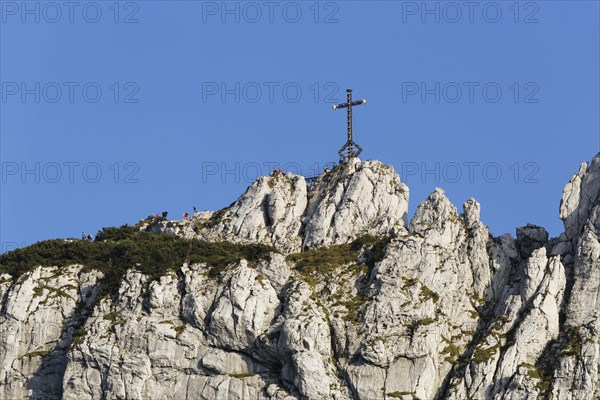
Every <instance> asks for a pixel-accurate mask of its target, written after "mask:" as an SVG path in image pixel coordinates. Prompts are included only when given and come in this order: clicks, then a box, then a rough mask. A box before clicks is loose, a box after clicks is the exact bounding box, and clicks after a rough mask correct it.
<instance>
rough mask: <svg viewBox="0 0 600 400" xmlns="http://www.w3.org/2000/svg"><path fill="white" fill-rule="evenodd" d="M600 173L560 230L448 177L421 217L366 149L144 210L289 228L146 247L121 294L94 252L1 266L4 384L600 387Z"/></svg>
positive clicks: (340, 396) (30, 391) (581, 184)
mask: <svg viewBox="0 0 600 400" xmlns="http://www.w3.org/2000/svg"><path fill="white" fill-rule="evenodd" d="M599 174H600V156H596V157H595V158H594V159H593V160H592V162H591V163H590V164H589V165H588V164H587V163H584V164H583V165H582V167H581V168H580V170H579V172H578V173H577V174H576V175H574V176H573V177H572V178H571V180H570V181H569V183H567V185H566V187H565V189H564V191H563V197H562V202H561V205H560V216H561V218H562V219H563V221H564V225H565V232H564V233H563V234H562V235H560V236H559V237H557V238H549V235H548V232H547V231H546V230H545V229H544V228H542V227H538V226H535V225H527V226H524V227H520V228H517V230H516V237H512V236H511V235H509V234H506V235H502V236H499V237H493V236H492V235H491V234H490V232H489V230H488V228H487V227H486V226H485V224H484V223H483V222H482V221H481V219H480V215H481V208H482V207H485V205H484V206H482V205H480V204H479V203H478V202H477V201H476V200H474V199H469V200H467V201H466V202H465V203H464V204H463V206H462V210H461V212H459V210H458V209H457V207H455V206H454V205H453V204H452V203H451V202H450V200H449V199H448V198H447V197H446V195H445V193H444V191H443V190H442V189H435V190H434V191H433V192H432V193H431V194H430V195H429V197H428V198H426V199H424V200H423V201H422V202H421V203H420V204H419V206H418V207H417V208H416V211H415V213H414V215H413V216H412V218H411V219H410V223H408V218H407V207H408V188H407V187H406V186H405V185H404V184H402V183H401V182H400V180H399V178H398V176H397V174H396V173H395V172H394V170H393V169H392V168H391V167H387V166H384V165H383V164H381V163H379V162H376V161H369V162H361V161H360V160H358V159H354V160H350V161H349V162H348V163H345V164H343V165H340V166H338V167H336V168H334V169H332V170H330V171H327V172H325V173H324V174H323V175H321V176H320V177H319V179H318V180H317V182H316V183H314V185H312V186H308V185H307V184H306V181H305V179H304V178H303V177H300V176H295V175H292V174H280V175H275V176H270V177H263V178H260V179H258V180H257V181H256V182H254V183H253V184H252V185H251V186H250V187H249V188H248V190H247V191H246V193H245V194H244V195H242V197H240V199H238V200H237V201H236V202H234V203H233V204H232V205H231V206H230V207H228V208H226V209H224V210H221V211H219V212H201V213H198V214H196V215H195V216H193V217H191V218H189V219H187V220H183V221H157V220H148V221H145V222H143V223H141V224H140V229H142V230H147V231H151V232H155V233H158V234H167V235H177V236H181V237H184V238H187V239H191V240H197V239H202V240H207V241H222V240H228V241H233V242H237V243H261V244H266V245H270V246H273V249H270V248H269V249H268V254H267V255H266V256H265V257H263V258H262V259H261V260H260V261H251V260H240V261H236V262H231V263H230V264H229V265H227V266H226V267H222V266H221V267H220V268H219V269H218V273H215V269H214V268H213V267H214V266H212V265H210V264H205V263H191V262H189V263H188V262H186V263H184V264H183V265H178V266H169V267H173V268H171V269H170V270H169V272H168V273H165V274H163V275H162V276H147V275H144V274H142V273H141V272H139V271H138V270H136V266H135V265H132V266H131V268H130V269H129V270H128V271H127V272H126V273H125V275H124V276H123V277H122V279H121V280H119V281H118V282H117V283H116V284H115V286H114V288H112V289H114V290H113V292H112V293H113V295H111V296H101V295H99V293H102V291H101V290H100V287H101V285H102V282H104V281H105V280H106V279H107V277H105V276H104V275H103V274H102V273H100V272H99V271H98V270H95V269H92V268H90V266H83V265H71V266H69V267H62V268H57V267H55V266H52V265H47V266H37V265H35V264H32V265H31V269H30V270H29V272H26V273H24V274H22V275H20V276H18V277H12V276H11V275H8V274H5V273H3V272H2V271H3V270H2V269H1V268H2V266H0V299H1V306H0V399H21V398H31V399H77V400H79V399H146V398H152V399H177V400H187V399H190V400H191V399H239V400H248V399H250V400H253V399H257V400H258V399H260V400H263V399H264V400H294V399H298V400H299V399H302V400H305V399H309V400H330V399H335V400H379V399H384V400H397V399H402V400H414V399H421V400H424V399H431V400H441V399H453V400H464V399H490V400H501V399H502V400H504V399H510V400H521V399H531V400H533V399H540V398H543V399H557V400H563V399H564V400H579V399H595V398H600V377H599V373H600V371H599V366H600V344H599V343H600V321H599V318H600V299H599V296H598V293H600V175H599ZM104 270H105V269H103V271H104Z"/></svg>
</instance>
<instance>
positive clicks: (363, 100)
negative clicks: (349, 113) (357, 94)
mask: <svg viewBox="0 0 600 400" xmlns="http://www.w3.org/2000/svg"><path fill="white" fill-rule="evenodd" d="M366 102H367V101H366V100H365V99H362V100H356V101H353V102H352V103H344V104H335V105H334V106H333V109H334V110H337V109H338V108H348V106H360V105H361V104H365V103H366Z"/></svg>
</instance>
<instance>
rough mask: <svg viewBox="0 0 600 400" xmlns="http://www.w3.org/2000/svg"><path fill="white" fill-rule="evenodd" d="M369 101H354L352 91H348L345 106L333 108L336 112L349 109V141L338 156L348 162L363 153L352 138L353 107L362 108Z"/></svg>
mask: <svg viewBox="0 0 600 400" xmlns="http://www.w3.org/2000/svg"><path fill="white" fill-rule="evenodd" d="M366 102H367V100H365V99H362V100H357V101H352V89H348V90H346V103H344V104H336V105H334V106H333V109H334V110H337V109H338V108H347V109H348V111H347V117H348V139H347V141H346V144H345V145H344V146H342V148H341V149H340V150H339V151H338V154H339V155H340V157H341V158H342V159H343V160H347V159H350V158H353V157H358V155H359V154H360V153H361V152H362V148H361V147H360V146H359V145H358V144H356V143H355V142H354V139H353V137H352V107H353V106H360V105H361V104H365V103H366Z"/></svg>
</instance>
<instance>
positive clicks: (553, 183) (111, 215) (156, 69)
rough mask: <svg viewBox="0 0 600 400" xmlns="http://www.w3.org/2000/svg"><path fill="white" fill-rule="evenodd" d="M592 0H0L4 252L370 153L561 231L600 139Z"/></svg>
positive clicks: (495, 208) (228, 198) (420, 178)
mask: <svg viewBox="0 0 600 400" xmlns="http://www.w3.org/2000/svg"><path fill="white" fill-rule="evenodd" d="M598 4H599V3H598V2H597V1H536V2H530V1H522V2H515V1H497V2H478V1H473V2H462V1H459V2H446V1H444V2H436V1H429V2H421V1H419V2H411V1H395V2H393V1H337V2H328V1H322V2H318V3H317V2H314V1H298V2H287V1H283V2H278V1H272V2H267V1H259V2H252V1H250V2H248V1H246V2H234V1H229V2H221V1H219V2H206V1H137V2H128V1H120V2H116V1H112V0H111V1H96V2H78V1H73V2H66V3H65V2H62V1H61V2H47V1H44V2H42V1H26V2H21V1H18V2H13V1H1V2H0V12H1V25H0V29H1V31H0V36H1V37H0V47H1V49H0V82H1V83H2V87H1V99H0V107H1V112H0V114H1V115H0V129H1V150H0V156H1V161H2V181H1V194H0V200H1V213H0V235H1V236H0V241H1V242H2V250H7V249H10V248H12V247H14V246H20V245H24V244H31V243H34V242H36V241H38V240H43V239H49V238H57V237H79V236H80V235H81V232H82V231H85V232H86V233H91V234H94V233H95V232H96V231H97V230H98V229H99V228H101V227H103V226H112V225H121V224H124V223H129V224H132V223H135V222H137V221H138V220H139V219H142V218H144V217H146V216H147V215H148V213H157V212H162V211H164V210H166V211H169V213H170V214H169V216H170V217H173V218H180V217H181V215H182V213H183V212H185V211H188V212H191V210H192V207H193V206H196V207H198V209H200V210H203V209H213V210H214V209H220V208H223V207H225V206H227V205H229V204H230V203H231V202H232V201H234V200H235V199H236V198H237V197H238V196H239V195H241V194H242V193H243V192H244V190H245V188H246V187H247V186H248V185H249V184H250V183H251V182H252V180H253V179H254V178H256V176H257V175H259V174H268V173H269V172H270V170H272V169H273V166H275V165H276V166H277V167H283V168H284V169H286V170H290V171H293V172H296V171H298V170H299V169H302V172H303V173H304V174H306V175H312V174H314V172H315V170H316V169H322V167H323V166H324V165H325V163H327V162H331V161H336V160H337V150H338V149H339V147H340V146H341V145H342V144H343V143H344V141H345V123H346V121H345V111H343V110H342V111H334V110H333V109H332V107H331V106H332V104H333V103H335V102H338V101H339V102H341V101H343V100H345V89H346V88H348V87H352V88H353V89H354V95H355V98H365V99H367V101H368V103H367V104H366V105H362V106H360V107H357V108H356V109H355V113H354V115H355V139H356V141H357V142H358V143H359V144H360V145H361V146H362V147H363V148H364V152H363V154H362V155H361V158H363V159H378V160H381V161H382V162H384V163H387V164H391V165H393V166H394V167H395V168H396V170H397V171H398V172H399V173H400V174H401V178H402V180H403V181H404V182H406V183H407V184H408V185H409V187H410V192H411V193H410V210H409V217H410V216H412V213H413V212H414V210H415V208H416V207H417V205H418V204H419V203H420V202H421V201H422V200H423V199H425V198H426V197H427V196H428V194H429V193H430V192H432V191H433V190H434V189H435V187H441V188H443V189H444V190H445V191H446V193H447V195H448V196H449V198H450V200H451V201H452V202H453V203H454V204H455V205H456V206H457V207H458V208H459V211H460V210H461V209H462V203H463V202H464V201H465V200H466V199H468V198H470V197H474V198H476V199H477V200H478V201H479V202H480V203H481V204H482V220H483V221H484V222H485V223H486V224H487V225H488V226H489V227H490V228H491V231H492V233H493V234H494V235H500V234H503V233H507V232H508V233H511V234H513V235H514V232H515V228H516V227H518V226H522V225H525V224H527V223H534V224H538V225H542V226H544V227H546V228H547V229H548V230H549V232H550V233H551V235H553V236H556V235H558V234H560V232H561V231H562V223H561V221H560V220H559V218H558V207H559V203H560V198H561V193H562V189H563V187H564V185H565V183H566V182H567V181H568V179H569V177H570V176H571V175H572V174H573V173H575V172H576V171H577V170H578V168H579V165H580V163H581V162H582V161H586V160H591V158H592V157H593V156H594V155H595V154H596V153H597V152H598V150H599V147H600V127H599V87H600V82H599V70H600V66H599V59H600V56H599V39H600V32H599V26H598V25H599V20H600V10H599V6H598Z"/></svg>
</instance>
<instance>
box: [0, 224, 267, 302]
mask: <svg viewBox="0 0 600 400" xmlns="http://www.w3.org/2000/svg"><path fill="white" fill-rule="evenodd" d="M273 251H276V250H275V249H274V248H273V247H270V246H265V245H262V244H248V245H242V244H235V243H230V242H206V241H203V240H189V239H183V238H180V237H177V236H170V235H161V234H155V233H151V232H144V231H139V228H138V227H135V226H127V225H124V226H122V227H120V228H104V229H102V230H101V231H100V232H98V235H96V239H95V241H93V242H87V241H83V240H74V239H72V240H64V239H53V240H46V241H42V242H38V243H36V244H33V245H31V246H28V247H24V248H20V249H16V250H13V251H11V252H8V253H5V254H2V255H0V273H8V274H10V275H12V276H13V278H15V279H16V278H18V277H19V276H21V275H22V274H24V273H26V272H29V271H31V270H32V269H34V268H35V267H37V266H40V265H41V266H47V267H50V266H57V267H65V266H68V265H73V264H81V265H84V266H86V267H87V268H93V269H98V270H100V271H102V273H103V274H104V279H103V280H102V285H101V288H100V294H101V295H103V294H108V293H109V291H111V290H116V289H117V288H118V286H119V284H120V282H121V280H122V277H123V276H124V275H125V272H126V271H127V270H128V269H131V268H133V269H136V270H138V271H140V272H142V273H144V274H146V275H148V276H149V277H150V278H151V279H158V278H159V277H160V276H162V275H164V274H165V273H167V272H168V271H170V270H175V269H177V268H179V267H181V265H182V264H183V263H184V262H186V261H187V262H190V263H206V264H207V266H208V268H209V270H208V273H209V276H211V277H216V276H218V275H219V274H220V273H221V272H222V271H223V270H224V269H225V267H227V265H230V264H232V263H237V262H239V261H240V260H241V259H246V260H248V261H259V260H260V259H263V258H265V257H266V256H267V255H268V254H269V253H270V252H273Z"/></svg>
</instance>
